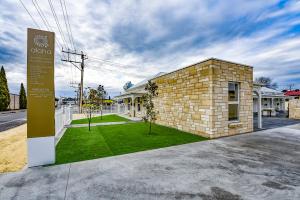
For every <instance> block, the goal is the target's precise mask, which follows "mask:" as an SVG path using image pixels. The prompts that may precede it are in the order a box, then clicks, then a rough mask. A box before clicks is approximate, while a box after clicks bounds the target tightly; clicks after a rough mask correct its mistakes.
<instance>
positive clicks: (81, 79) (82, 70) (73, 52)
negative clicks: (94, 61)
mask: <svg viewBox="0 0 300 200" xmlns="http://www.w3.org/2000/svg"><path fill="white" fill-rule="evenodd" d="M62 52H63V53H66V54H67V59H61V61H64V62H69V63H71V64H72V65H74V66H75V67H76V68H77V69H79V70H80V72H81V77H80V90H79V113H82V101H83V74H84V60H86V59H88V57H87V55H86V54H84V53H83V52H82V51H81V53H78V52H76V51H70V50H69V49H68V50H67V51H65V50H63V49H62ZM70 55H75V56H80V58H81V61H76V59H75V60H72V59H70ZM77 64H80V67H78V66H77Z"/></svg>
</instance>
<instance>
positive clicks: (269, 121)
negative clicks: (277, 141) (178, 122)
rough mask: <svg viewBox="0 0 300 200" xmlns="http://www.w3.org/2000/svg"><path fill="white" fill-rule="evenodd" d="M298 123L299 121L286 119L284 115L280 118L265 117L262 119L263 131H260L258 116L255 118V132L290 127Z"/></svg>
mask: <svg viewBox="0 0 300 200" xmlns="http://www.w3.org/2000/svg"><path fill="white" fill-rule="evenodd" d="M297 123H300V120H299V119H289V118H287V117H285V116H284V115H282V116H279V117H263V118H262V129H259V128H258V125H257V116H254V118H253V128H254V131H258V130H265V129H272V128H278V127H283V126H289V125H293V124H297Z"/></svg>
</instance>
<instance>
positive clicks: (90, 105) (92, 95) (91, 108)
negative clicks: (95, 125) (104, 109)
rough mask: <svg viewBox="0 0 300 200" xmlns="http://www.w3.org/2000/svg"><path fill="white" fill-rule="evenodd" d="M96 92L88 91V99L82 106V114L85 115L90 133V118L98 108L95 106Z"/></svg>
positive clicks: (93, 90)
mask: <svg viewBox="0 0 300 200" xmlns="http://www.w3.org/2000/svg"><path fill="white" fill-rule="evenodd" d="M96 94H97V91H96V90H95V89H90V90H89V93H88V97H87V100H86V103H85V104H84V105H83V112H84V114H85V115H86V118H87V119H88V122H89V131H91V122H92V117H93V114H94V113H95V111H96V110H97V108H98V106H97V105H96V97H97V95H96Z"/></svg>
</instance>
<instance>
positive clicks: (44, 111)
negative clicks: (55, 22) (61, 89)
mask: <svg viewBox="0 0 300 200" xmlns="http://www.w3.org/2000/svg"><path fill="white" fill-rule="evenodd" d="M54 36H55V35H54V33H53V32H48V31H42V30H36V29H30V28H29V29H28V31H27V88H28V91H27V92H28V110H27V122H28V124H27V137H28V138H36V137H48V136H54V135H55V122H54V114H55V103H54V99H55V94H54V49H55V48H54Z"/></svg>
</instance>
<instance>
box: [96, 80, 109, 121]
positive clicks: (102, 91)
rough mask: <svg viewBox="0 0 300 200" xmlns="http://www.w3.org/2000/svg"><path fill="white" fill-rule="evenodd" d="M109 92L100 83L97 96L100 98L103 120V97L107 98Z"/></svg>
mask: <svg viewBox="0 0 300 200" xmlns="http://www.w3.org/2000/svg"><path fill="white" fill-rule="evenodd" d="M106 95H107V92H106V91H105V89H104V86H103V85H99V86H98V88H97V98H98V102H99V103H98V105H100V112H101V120H102V110H103V99H105V97H106Z"/></svg>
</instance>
